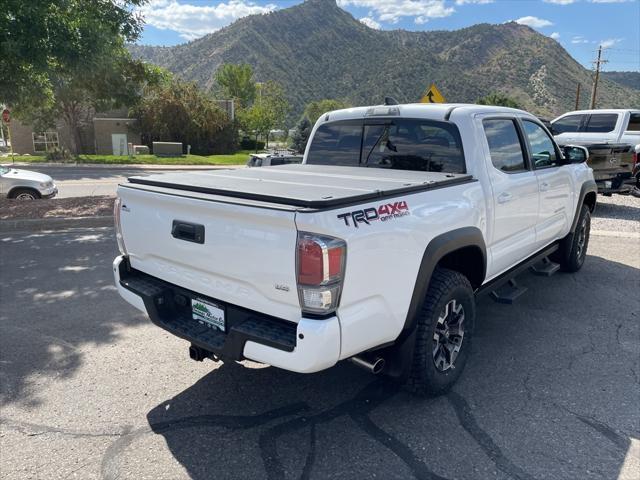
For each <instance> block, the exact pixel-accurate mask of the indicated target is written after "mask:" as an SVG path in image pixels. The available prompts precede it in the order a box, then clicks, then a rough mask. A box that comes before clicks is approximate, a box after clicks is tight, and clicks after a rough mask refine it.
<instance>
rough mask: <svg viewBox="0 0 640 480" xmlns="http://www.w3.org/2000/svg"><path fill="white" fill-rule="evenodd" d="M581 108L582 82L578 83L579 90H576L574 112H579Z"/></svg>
mask: <svg viewBox="0 0 640 480" xmlns="http://www.w3.org/2000/svg"><path fill="white" fill-rule="evenodd" d="M579 106H580V82H578V88H577V89H576V108H574V110H579V108H578V107H579Z"/></svg>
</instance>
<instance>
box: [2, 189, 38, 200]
mask: <svg viewBox="0 0 640 480" xmlns="http://www.w3.org/2000/svg"><path fill="white" fill-rule="evenodd" d="M9 198H14V199H16V200H36V199H38V198H40V193H38V192H37V191H36V190H33V189H31V188H16V189H15V190H12V191H11V194H10V195H9Z"/></svg>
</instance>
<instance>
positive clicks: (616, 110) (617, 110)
mask: <svg viewBox="0 0 640 480" xmlns="http://www.w3.org/2000/svg"><path fill="white" fill-rule="evenodd" d="M626 112H638V113H640V110H638V109H637V108H595V109H593V110H572V111H570V112H565V113H563V114H562V115H560V116H559V117H558V118H560V117H564V116H566V115H577V114H589V113H626ZM558 118H556V119H555V120H557V119H558ZM555 120H553V121H555Z"/></svg>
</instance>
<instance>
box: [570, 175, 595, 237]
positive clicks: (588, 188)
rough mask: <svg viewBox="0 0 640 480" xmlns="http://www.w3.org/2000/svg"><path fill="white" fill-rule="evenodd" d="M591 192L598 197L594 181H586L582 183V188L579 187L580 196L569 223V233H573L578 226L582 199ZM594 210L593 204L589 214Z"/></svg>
mask: <svg viewBox="0 0 640 480" xmlns="http://www.w3.org/2000/svg"><path fill="white" fill-rule="evenodd" d="M591 192H593V193H594V194H595V195H596V198H597V195H598V185H597V184H596V182H595V181H594V180H587V181H586V182H584V183H583V184H582V186H581V187H580V195H579V196H578V204H577V206H576V211H575V213H574V215H573V222H572V223H571V230H570V232H571V233H573V232H575V231H576V226H577V225H578V217H580V212H581V211H582V205H584V199H585V197H586V196H587V194H588V193H591ZM595 209H596V206H595V203H594V204H593V210H591V212H593V211H594V210H595Z"/></svg>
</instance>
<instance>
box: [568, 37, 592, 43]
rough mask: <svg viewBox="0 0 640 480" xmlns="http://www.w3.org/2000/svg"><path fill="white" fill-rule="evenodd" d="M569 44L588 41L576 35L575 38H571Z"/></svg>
mask: <svg viewBox="0 0 640 480" xmlns="http://www.w3.org/2000/svg"><path fill="white" fill-rule="evenodd" d="M571 43H573V44H578V43H589V40H587V39H586V38H584V37H583V36H582V35H576V36H575V37H572V38H571Z"/></svg>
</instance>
